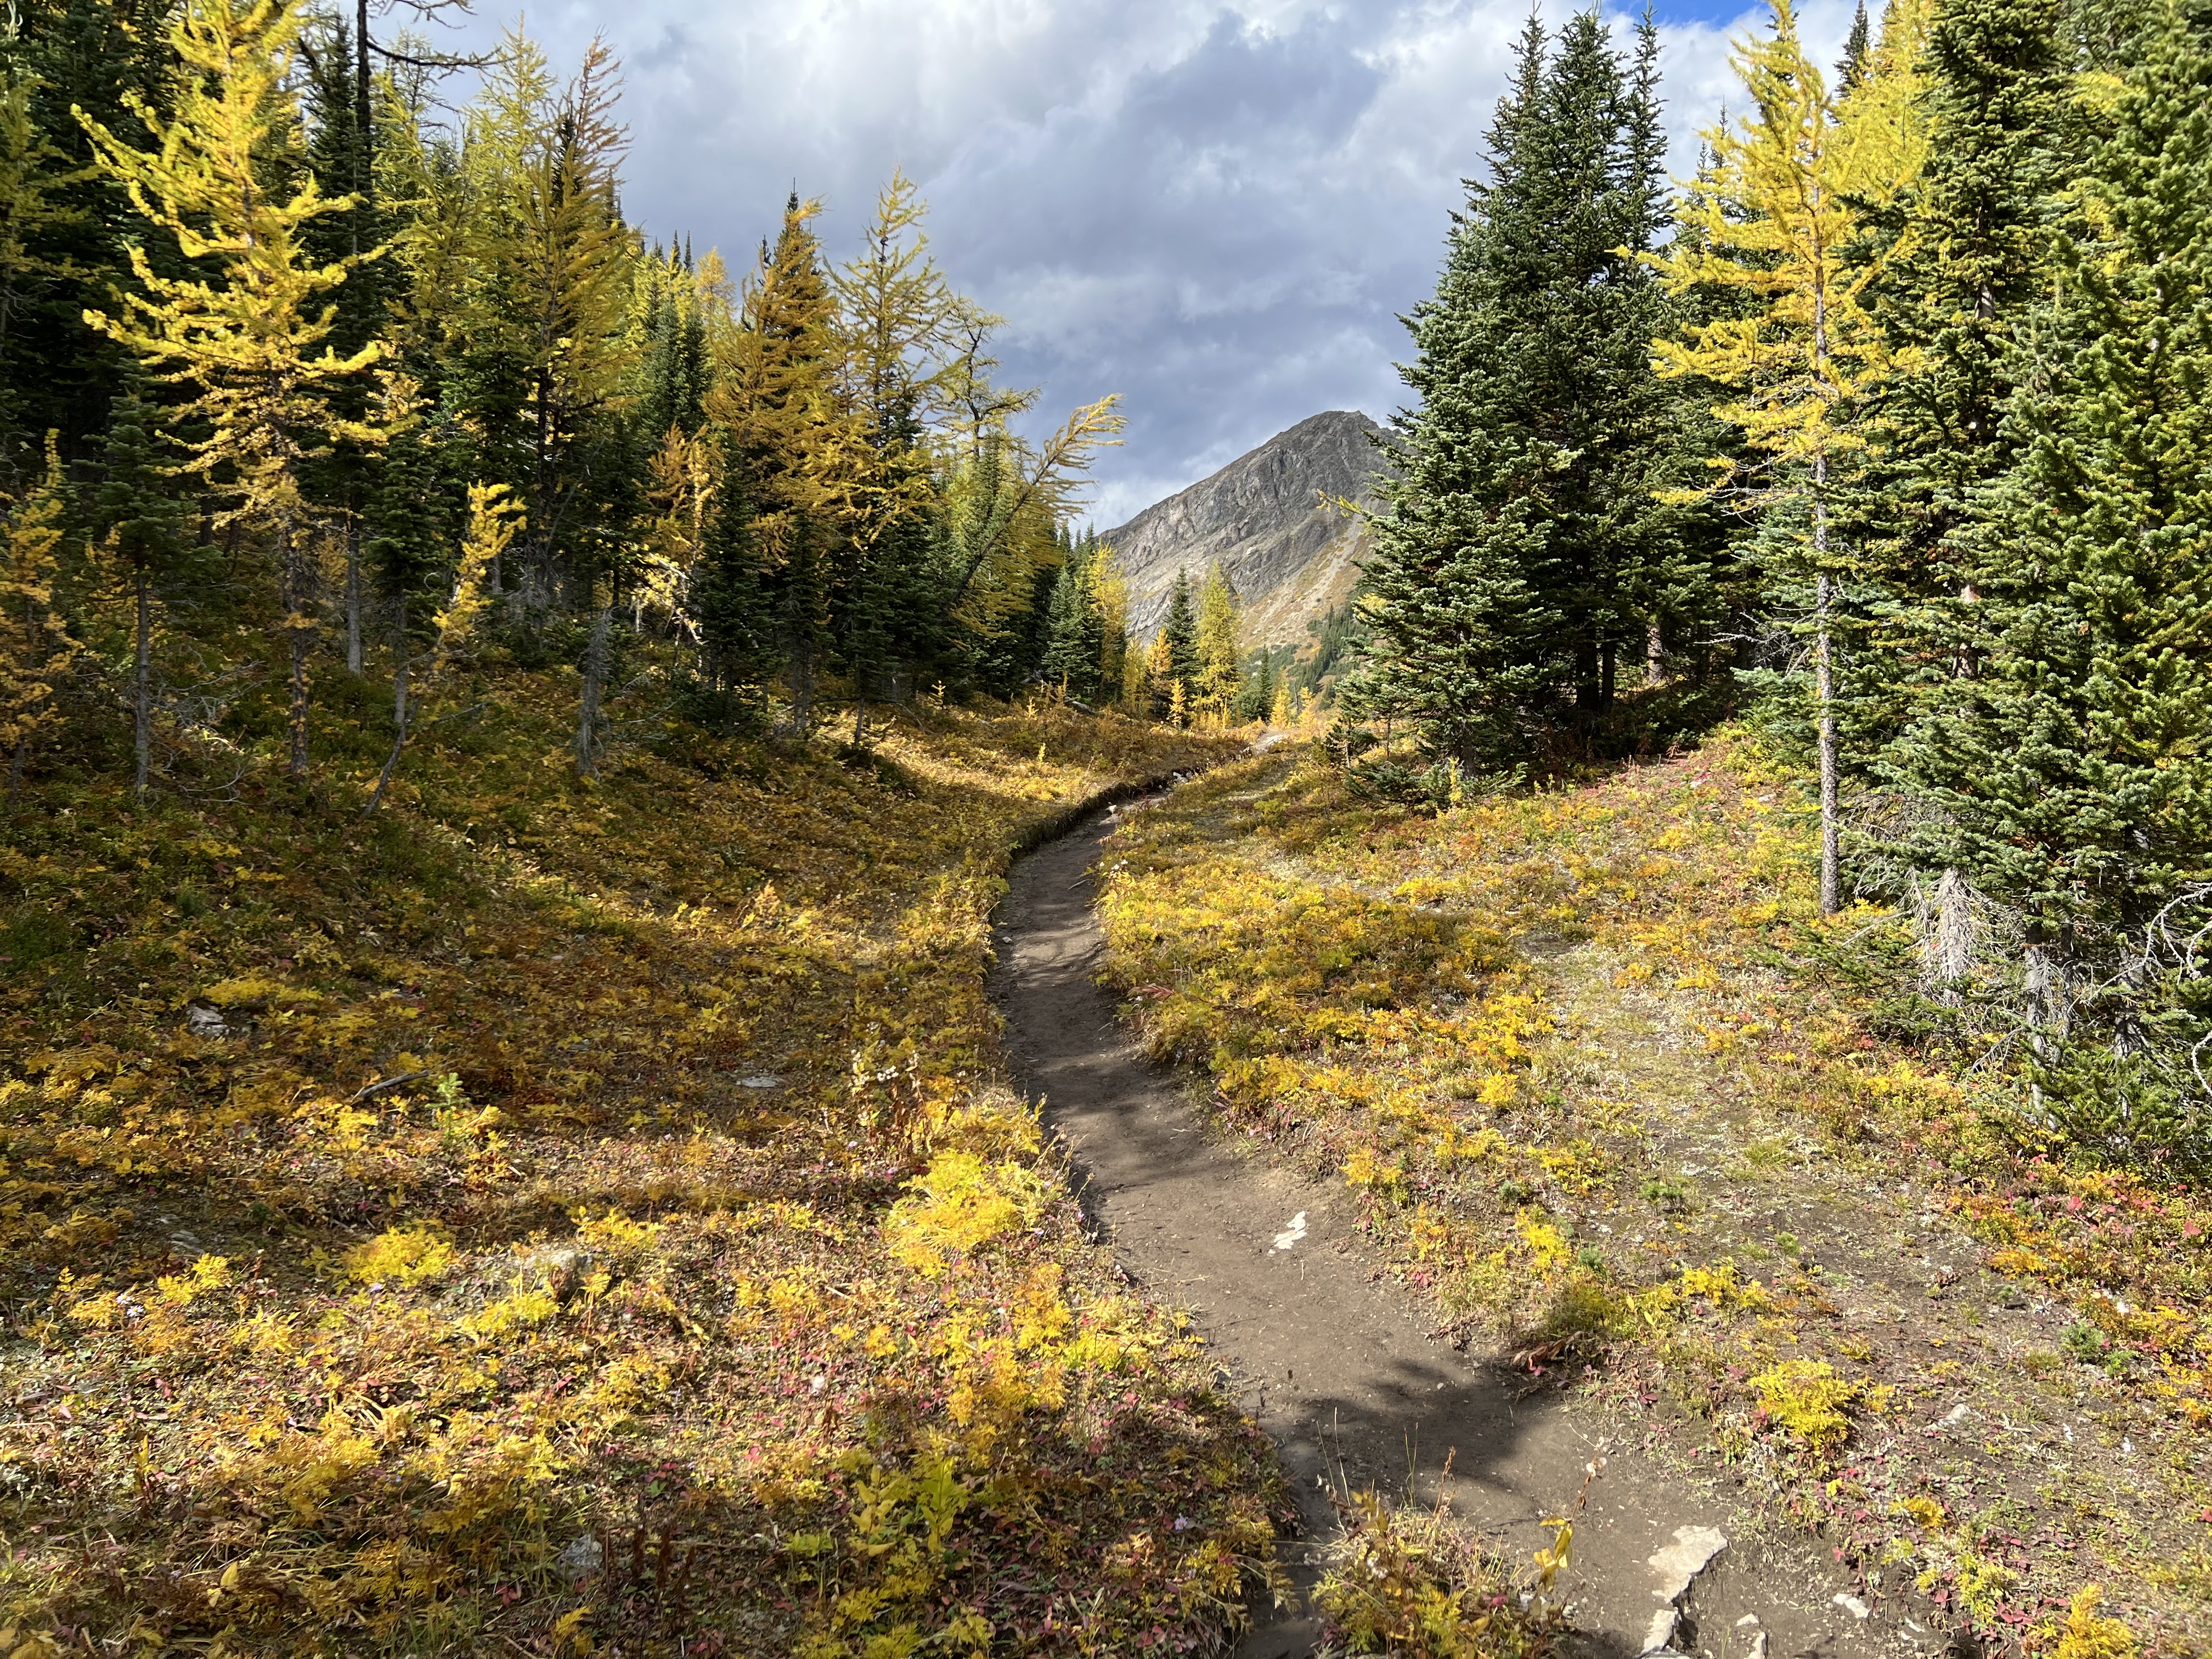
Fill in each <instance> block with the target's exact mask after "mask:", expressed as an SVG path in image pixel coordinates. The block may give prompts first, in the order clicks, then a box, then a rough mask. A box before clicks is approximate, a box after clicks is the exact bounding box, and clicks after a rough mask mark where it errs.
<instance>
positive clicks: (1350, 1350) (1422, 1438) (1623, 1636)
mask: <svg viewBox="0 0 2212 1659" xmlns="http://www.w3.org/2000/svg"><path fill="white" fill-rule="evenodd" d="M1111 827H1112V819H1111V817H1110V815H1109V814H1103V813H1102V814H1100V815H1099V816H1098V817H1096V818H1093V819H1091V820H1090V821H1089V822H1087V823H1085V824H1083V825H1081V826H1079V828H1078V829H1075V830H1074V831H1073V832H1072V833H1071V834H1069V835H1067V836H1064V837H1063V838H1061V839H1060V840H1059V841H1056V842H1051V843H1049V844H1048V845H1046V846H1045V847H1043V848H1041V849H1039V850H1038V851H1037V852H1036V853H1034V854H1031V855H1030V856H1029V857H1028V858H1026V859H1024V860H1022V862H1021V863H1020V864H1019V865H1018V866H1017V867H1016V869H1015V871H1014V873H1013V877H1012V886H1011V890H1010V891H1009V893H1008V895H1007V896H1006V902H1005V903H1004V905H1003V906H1002V908H1001V909H1000V916H999V922H998V927H999V939H998V946H999V967H998V969H997V973H996V976H995V994H996V997H997V1000H998V1001H999V1004H1000V1007H1001V1008H1002V1009H1003V1010H1004V1012H1005V1014H1006V1020H1007V1024H1008V1033H1007V1035H1008V1041H1009V1043H1010V1046H1011V1048H1012V1057H1013V1060H1014V1065H1015V1067H1016V1071H1017V1073H1018V1076H1019V1078H1020V1079H1021V1081H1022V1082H1023V1084H1024V1086H1025V1087H1027V1088H1028V1089H1030V1091H1032V1092H1033V1093H1035V1094H1036V1095H1038V1096H1041V1097H1042V1098H1043V1100H1044V1103H1045V1111H1046V1116H1047V1119H1048V1121H1049V1122H1050V1123H1051V1125H1052V1126H1053V1127H1054V1129H1055V1130H1056V1131H1057V1132H1058V1133H1060V1135H1061V1136H1062V1137H1063V1138H1064V1139H1065V1140H1066V1143H1067V1145H1068V1147H1069V1149H1070V1152H1071V1153H1072V1155H1073V1158H1074V1161H1075V1164H1076V1168H1077V1171H1078V1174H1079V1177H1080V1179H1081V1181H1082V1183H1083V1185H1082V1191H1083V1198H1084V1204H1085V1211H1086V1212H1087V1213H1088V1214H1089V1215H1090V1217H1091V1218H1092V1220H1093V1222H1094V1224H1095V1225H1097V1226H1099V1227H1100V1228H1101V1229H1102V1230H1103V1231H1105V1232H1106V1233H1107V1235H1108V1236H1109V1237H1110V1238H1111V1240H1112V1242H1113V1243H1114V1245H1115V1250H1116V1253H1117V1255H1118V1256H1119V1258H1120V1259H1121V1261H1122V1263H1123V1264H1124V1265H1125V1267H1127V1271H1128V1272H1129V1273H1131V1275H1132V1276H1133V1278H1135V1279H1137V1280H1138V1281H1139V1283H1140V1284H1141V1285H1143V1286H1144V1287H1145V1289H1146V1291H1147V1292H1148V1293H1149V1294H1150V1295H1152V1297H1155V1298H1157V1299H1158V1300H1159V1301H1162V1302H1164V1303H1168V1304H1178V1305H1181V1306H1182V1307H1185V1308H1187V1309H1188V1310H1189V1311H1190V1312H1191V1314H1192V1316H1193V1317H1194V1320H1195V1322H1197V1324H1198V1326H1199V1328H1200V1329H1201V1330H1202V1331H1203V1332H1204V1333H1205V1334H1206V1338H1207V1340H1208V1341H1209V1342H1210V1343H1211V1344H1212V1346H1213V1347H1214V1348H1215V1349H1216V1351H1217V1352H1218V1354H1219V1356H1220V1364H1221V1370H1222V1375H1223V1377H1224V1379H1225V1381H1224V1386H1225V1388H1226V1389H1230V1390H1231V1391H1233V1392H1234V1393H1235V1394H1236V1395H1237V1397H1238V1398H1239V1399H1240V1400H1241V1401H1242V1402H1243V1405H1244V1407H1245V1409H1247V1410H1248V1411H1249V1412H1250V1413H1251V1414H1252V1415H1253V1417H1254V1418H1255V1419H1256V1420H1257V1422H1258V1423H1259V1424H1260V1425H1261V1427H1262V1428H1263V1429H1264V1430H1265V1431H1267V1434H1268V1435H1269V1436H1270V1437H1272V1438H1273V1441H1274V1443H1275V1445H1276V1447H1277V1449H1278V1451H1279V1455H1280V1457H1281V1460H1282V1466H1283V1470H1284V1473H1285V1477H1286V1479H1287V1480H1288V1481H1289V1483H1290V1485H1291V1489H1292V1490H1293V1492H1295V1493H1296V1496H1297V1506H1298V1511H1299V1516H1300V1520H1301V1522H1302V1523H1303V1536H1302V1537H1301V1538H1299V1539H1297V1540H1295V1541H1291V1542H1290V1543H1289V1544H1288V1545H1287V1546H1286V1547H1285V1552H1284V1554H1285V1565H1288V1566H1289V1568H1290V1569H1291V1576H1292V1577H1293V1579H1294V1581H1295V1582H1296V1583H1297V1588H1298V1589H1299V1591H1300V1593H1301V1595H1303V1594H1304V1591H1306V1590H1307V1589H1310V1586H1311V1584H1312V1583H1313V1582H1314V1580H1315V1578H1316V1577H1317V1575H1318V1572H1319V1571H1320V1567H1321V1559H1320V1558H1321V1555H1322V1551H1323V1549H1324V1547H1325V1545H1326V1542H1327V1541H1328V1539H1329V1538H1330V1537H1331V1536H1332V1535H1333V1534H1334V1531H1335V1528H1336V1524H1337V1522H1336V1516H1335V1512H1334V1509H1333V1507H1332V1504H1331V1498H1332V1496H1340V1495H1341V1494H1343V1493H1344V1492H1347V1491H1351V1490H1357V1489H1358V1488H1361V1487H1368V1486H1372V1487H1374V1488H1376V1489H1377V1490H1379V1491H1382V1492H1384V1493H1386V1494H1389V1495H1392V1496H1401V1495H1402V1496H1408V1497H1412V1498H1418V1499H1419V1500H1421V1501H1423V1502H1433V1501H1435V1499H1436V1498H1437V1495H1438V1491H1437V1487H1438V1478H1439V1476H1440V1474H1441V1473H1442V1471H1443V1469H1444V1468H1445V1465H1446V1463H1447V1461H1449V1468H1450V1483H1449V1496H1450V1501H1451V1507H1452V1510H1453V1512H1454V1513H1455V1514H1456V1515H1457V1516H1461V1517H1462V1519H1464V1520H1465V1521H1466V1522H1468V1523H1470V1524H1472V1525H1474V1526H1475V1527H1477V1528H1480V1530H1481V1531H1482V1532H1483V1533H1484V1534H1486V1537H1487V1538H1488V1540H1489V1541H1490V1542H1491V1544H1492V1547H1493V1548H1494V1549H1495V1550H1496V1552H1497V1553H1498V1554H1500V1555H1501V1556H1502V1557H1504V1559H1507V1560H1508V1561H1510V1562H1521V1563H1526V1562H1527V1561H1528V1556H1529V1553H1530V1552H1531V1551H1533V1550H1534V1549H1536V1548H1538V1547H1541V1546H1542V1545H1544V1544H1545V1543H1547V1541H1548V1539H1549V1534H1547V1532H1546V1531H1545V1530H1544V1529H1543V1528H1541V1526H1540V1525H1539V1522H1541V1519H1542V1518H1543V1517H1544V1516H1550V1515H1558V1514H1560V1513H1562V1512H1563V1511H1564V1510H1565V1508H1566V1507H1567V1506H1568V1505H1570V1504H1571V1503H1572V1502H1573V1500H1574V1498H1575V1495H1576V1492H1577V1489H1578V1488H1579V1487H1581V1486H1582V1485H1583V1480H1584V1477H1585V1473H1586V1471H1587V1469H1588V1468H1589V1466H1590V1465H1591V1464H1592V1463H1593V1462H1599V1464H1600V1468H1599V1474H1598V1476H1597V1478H1596V1480H1595V1482H1594V1483H1592V1485H1591V1487H1590V1492H1589V1504H1588V1508H1587V1510H1585V1512H1584V1513H1583V1516H1582V1518H1581V1520H1580V1522H1578V1524H1577V1529H1576V1534H1575V1544H1574V1553H1573V1559H1572V1563H1571V1566H1570V1567H1569V1569H1568V1571H1567V1572H1566V1574H1565V1575H1564V1576H1563V1579H1562V1585H1563V1587H1564V1588H1565V1591H1566V1594H1567V1597H1568V1607H1569V1615H1570V1618H1571V1622H1572V1624H1573V1626H1574V1627H1575V1629H1576V1631H1577V1638H1576V1639H1577V1644H1579V1645H1581V1646H1582V1647H1583V1650H1584V1651H1586V1652H1589V1653H1590V1654H1593V1655H1605V1656H1619V1659H1634V1656H1638V1655H1641V1654H1644V1652H1646V1651H1647V1650H1650V1648H1651V1647H1652V1646H1653V1645H1654V1644H1655V1626H1654V1620H1655V1616H1656V1615H1661V1614H1662V1613H1663V1612H1664V1603H1663V1601H1662V1599H1661V1596H1660V1594H1659V1592H1658V1591H1657V1589H1656V1586H1657V1584H1658V1583H1659V1582H1660V1580H1661V1577H1662V1573H1661V1571H1660V1570H1659V1569H1657V1568H1655V1567H1654V1566H1652V1565H1650V1557H1652V1556H1653V1555H1654V1554H1655V1553H1657V1552H1659V1551H1661V1550H1662V1549H1664V1548H1666V1547H1668V1546H1669V1545H1670V1544H1671V1543H1672V1542H1673V1541H1674V1538H1675V1534H1676V1533H1677V1531H1678V1529H1680V1528H1696V1527H1707V1528H1719V1529H1720V1530H1721V1531H1722V1532H1723V1534H1726V1536H1727V1539H1728V1545H1727V1547H1726V1549H1725V1550H1723V1552H1722V1553H1721V1554H1720V1555H1719V1556H1718V1557H1717V1559H1715V1560H1713V1562H1712V1563H1711V1565H1710V1566H1709V1567H1707V1568H1706V1569H1705V1571H1703V1572H1702V1573H1701V1574H1699V1576H1698V1577H1697V1578H1696V1580H1695V1581H1694V1583H1692V1586H1691V1588H1690V1589H1689V1591H1688V1593H1687V1595H1686V1597H1685V1598H1684V1599H1683V1601H1682V1604H1681V1606H1682V1613H1683V1617H1682V1621H1681V1624H1680V1626H1679V1627H1678V1629H1677V1630H1676V1632H1675V1634H1674V1640H1673V1646H1674V1649H1675V1650H1679V1651H1682V1652H1686V1653H1691V1654H1698V1655H1701V1656H1707V1659H1753V1656H1756V1655H1759V1654H1761V1653H1764V1654H1765V1655H1766V1656H1768V1659H1797V1656H1808V1655H1834V1656H1870V1655H1873V1654H1876V1653H1882V1652H1913V1651H1916V1650H1927V1649H1929V1648H1930V1647H1933V1646H1935V1645H1936V1644H1938V1642H1939V1640H1940V1638H1937V1637H1936V1636H1934V1635H1933V1634H1930V1633H1928V1632H1922V1631H1918V1630H1917V1629H1916V1627H1915V1626H1914V1624H1913V1622H1911V1620H1908V1619H1907V1618H1906V1617H1905V1614H1904V1613H1902V1612H1900V1611H1896V1610H1893V1609H1884V1608H1879V1607H1878V1608H1875V1609H1874V1610H1873V1611H1872V1613H1871V1615H1870V1616H1865V1617H1863V1616H1861V1614H1860V1613H1857V1612H1856V1611H1854V1610H1853V1609H1852V1608H1851V1607H1845V1606H1843V1605H1839V1602H1838V1595H1839V1593H1840V1592H1843V1591H1845V1590H1847V1589H1849V1588H1850V1586H1849V1585H1848V1583H1846V1581H1845V1580H1844V1578H1843V1577H1841V1576H1840V1575H1839V1574H1838V1573H1837V1572H1836V1571H1833V1570H1832V1567H1831V1566H1830V1565H1829V1564H1828V1563H1827V1562H1826V1560H1825V1559H1821V1558H1820V1557H1817V1556H1816V1555H1815V1554H1814V1553H1813V1552H1812V1550H1811V1549H1810V1548H1808V1547H1807V1545H1806V1544H1805V1542H1804V1541H1802V1539H1797V1538H1793V1537H1789V1536H1785V1535H1781V1534H1776V1533H1775V1532H1773V1531H1772V1530H1771V1528H1768V1527H1766V1526H1765V1525H1763V1524H1762V1522H1761V1519H1760V1517H1759V1516H1758V1515H1757V1514H1756V1513H1755V1511H1753V1510H1750V1509H1748V1508H1747V1506H1746V1505H1744V1504H1742V1503H1741V1501H1740V1500H1739V1498H1738V1497H1737V1494H1736V1493H1735V1492H1734V1491H1733V1490H1731V1489H1729V1488H1728V1487H1726V1486H1723V1485H1721V1484H1718V1483H1709V1482H1707V1481H1705V1480H1703V1479H1701V1478H1700V1477H1698V1476H1695V1475H1689V1474H1683V1473H1681V1472H1680V1471H1679V1470H1676V1469H1674V1468H1670V1467H1668V1465H1667V1464H1665V1463H1664V1462H1662V1461H1661V1460H1660V1459H1659V1458H1657V1457H1656V1456H1654V1455H1651V1454H1650V1452H1649V1451H1648V1450H1647V1449H1646V1446H1647V1443H1648V1442H1647V1439H1646V1436H1647V1433H1648V1429H1647V1425H1645V1424H1644V1423H1642V1422H1636V1421H1630V1420H1626V1419H1622V1420H1619V1421H1615V1420H1611V1419H1609V1418H1608V1416H1607V1414H1606V1413H1605V1412H1604V1411H1603V1410H1602V1408H1601V1407H1597V1406H1595V1405H1594V1404H1593V1403H1591V1402H1589V1401H1584V1400H1582V1399H1580V1398H1577V1397H1575V1396H1572V1395H1564V1394H1561V1393H1559V1392H1555V1391H1552V1390H1549V1389H1546V1390H1544V1391H1542V1392H1535V1393H1532V1392H1530V1383H1529V1379H1528V1377H1527V1376H1526V1375H1524V1374H1516V1373H1513V1372H1510V1371H1509V1370H1505V1369H1504V1367H1503V1366H1501V1365H1500V1364H1498V1360H1497V1358H1496V1357H1494V1356H1491V1357H1485V1356H1480V1355H1469V1354H1465V1353H1462V1352H1457V1351H1455V1349H1454V1348H1453V1347H1451V1346H1449V1344H1448V1343H1447V1342H1445V1341H1444V1340H1441V1339H1440V1338H1437V1337H1433V1336H1431V1334H1428V1333H1427V1331H1426V1330H1425V1326H1426V1325H1427V1323H1428V1318H1427V1316H1425V1314H1424V1312H1423V1310H1421V1308H1420V1307H1419V1305H1418V1304H1416V1303H1415V1302H1414V1301H1413V1299H1412V1297H1410V1296H1409V1295H1408V1294H1407V1292H1405V1291H1402V1290H1401V1288H1400V1287H1399V1286H1397V1285H1395V1284H1394V1283H1392V1282H1389V1280H1388V1279H1386V1277H1385V1276H1384V1274H1383V1271H1382V1267H1381V1263H1380V1261H1378V1260H1376V1259H1375V1258H1373V1257H1372V1256H1371V1255H1370V1254H1369V1253H1368V1252H1366V1251H1365V1250H1364V1249H1363V1247H1362V1245H1361V1243H1359V1242H1358V1238H1357V1237H1356V1234H1355V1231H1354V1228H1355V1224H1356V1221H1357V1217H1356V1216H1355V1215H1354V1214H1353V1212H1352V1206H1351V1205H1350V1203H1349V1202H1348V1201H1346V1199H1345V1198H1344V1197H1343V1196H1341V1195H1340V1194H1339V1193H1336V1192H1333V1191H1331V1190H1330V1189H1328V1188H1323V1187H1321V1186H1317V1185H1316V1184H1313V1183H1312V1182H1308V1181H1305V1180H1304V1179H1302V1178H1300V1177H1299V1176H1297V1175H1295V1174H1293V1173H1291V1171H1289V1170H1285V1169H1283V1168H1281V1167H1279V1166H1277V1165H1274V1164H1271V1163H1269V1162H1268V1161H1267V1159H1266V1158H1265V1157H1264V1156H1261V1155H1259V1154H1256V1153H1255V1152H1251V1151H1249V1150H1247V1148H1246V1147H1244V1146H1241V1145H1237V1144H1232V1143H1229V1142H1226V1141H1225V1140H1223V1139H1218V1138H1215V1137H1213V1136H1212V1135H1210V1134H1209V1133H1207V1131H1206V1127H1205V1122H1204V1118H1203V1115H1202V1113H1201V1112H1200V1109H1198V1108H1197V1107H1196V1106H1195V1105H1194V1103H1191V1102H1190V1101H1189V1100H1188V1099H1187V1098H1186V1097H1185V1095H1184V1093H1183V1092H1182V1089H1181V1088H1180V1087H1179V1086H1178V1085H1177V1083H1176V1079H1174V1078H1173V1077H1172V1076H1171V1075H1170V1074H1168V1073H1164V1072H1162V1071H1161V1070H1159V1069H1158V1068H1157V1067H1155V1066H1152V1065H1151V1064H1150V1063H1149V1062H1148V1061H1147V1060H1146V1059H1145V1058H1144V1057H1143V1055H1142V1054H1140V1053H1139V1051H1138V1049H1137V1048H1135V1046H1134V1045H1133V1042H1131V1041H1130V1040H1129V1038H1128V1037H1127V1035H1126V1034H1125V1033H1124V1032H1123V1030H1121V1027H1120V1026H1119V1024H1117V1023H1116V1021H1115V1011H1114V1006H1113V1003H1112V1000H1111V998H1110V997H1109V994H1107V993H1106V992H1105V991H1104V990H1103V989H1102V988H1101V987H1099V986H1098V984H1097V970H1098V966H1099V958H1100V955H1101V952H1102V951H1103V937H1102V934H1101V931H1100V927H1099V924H1098V921H1097V917H1096V916H1095V915H1094V914H1093V911H1092V908H1091V898H1092V892H1091V874H1090V871H1091V864H1092V862H1093V861H1094V860H1095V859H1096V858H1097V854H1098V851H1099V846H1100V843H1101V842H1102V841H1103V839H1104V837H1105V836H1106V835H1107V834H1108V833H1109V831H1110V829H1111ZM1861 1605H1863V1604H1861ZM1255 1613H1256V1615H1257V1628H1256V1629H1255V1631H1254V1632H1253V1633H1252V1634H1251V1635H1250V1636H1249V1638H1247V1639H1246V1641H1245V1642H1244V1644H1243V1646H1242V1647H1241V1648H1240V1650H1239V1651H1240V1653H1241V1654H1243V1655H1244V1656H1248V1659H1286V1656H1298V1655H1304V1654H1307V1653H1309V1652H1310V1651H1312V1649H1313V1644H1314V1641H1315V1625H1314V1621H1313V1620H1312V1617H1311V1615H1310V1613H1309V1612H1308V1610H1307V1609H1306V1607H1304V1605H1303V1603H1302V1602H1301V1603H1300V1604H1298V1605H1293V1606H1289V1607H1281V1608H1278V1609H1273V1610H1267V1609H1258V1610H1255Z"/></svg>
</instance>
